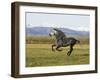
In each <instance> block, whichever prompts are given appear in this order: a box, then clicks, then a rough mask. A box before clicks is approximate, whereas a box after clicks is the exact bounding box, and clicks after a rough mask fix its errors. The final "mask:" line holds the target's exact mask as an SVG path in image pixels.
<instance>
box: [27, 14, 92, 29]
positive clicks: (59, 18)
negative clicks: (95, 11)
mask: <svg viewBox="0 0 100 80" xmlns="http://www.w3.org/2000/svg"><path fill="white" fill-rule="evenodd" d="M25 18H26V22H25V23H26V27H37V26H40V27H56V28H69V29H72V30H77V31H89V25H90V16H89V15H83V14H55V13H52V14H51V13H37V12H35V13H34V12H26V14H25Z"/></svg>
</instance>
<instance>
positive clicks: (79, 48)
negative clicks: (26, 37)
mask: <svg viewBox="0 0 100 80" xmlns="http://www.w3.org/2000/svg"><path fill="white" fill-rule="evenodd" d="M51 45H52V44H39V43H38V44H26V67H36V66H64V65H80V64H89V45H88V44H84V45H83V44H82V45H75V46H74V50H73V52H72V54H71V56H67V52H68V50H69V47H64V48H62V49H63V51H61V52H58V51H55V52H53V51H52V50H51Z"/></svg>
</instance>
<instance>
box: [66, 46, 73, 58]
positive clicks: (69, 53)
mask: <svg viewBox="0 0 100 80" xmlns="http://www.w3.org/2000/svg"><path fill="white" fill-rule="evenodd" d="M72 51H73V45H71V46H70V51H68V53H67V55H68V56H70V55H71V53H72Z"/></svg>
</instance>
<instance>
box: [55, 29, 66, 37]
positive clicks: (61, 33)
mask: <svg viewBox="0 0 100 80" xmlns="http://www.w3.org/2000/svg"><path fill="white" fill-rule="evenodd" d="M53 29H54V30H55V31H57V32H58V33H59V34H60V35H59V36H60V37H62V38H63V37H66V35H65V33H64V32H63V31H61V30H59V29H57V28H53Z"/></svg>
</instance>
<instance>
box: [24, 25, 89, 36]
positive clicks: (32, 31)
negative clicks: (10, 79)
mask: <svg viewBox="0 0 100 80" xmlns="http://www.w3.org/2000/svg"><path fill="white" fill-rule="evenodd" d="M59 29H60V30H62V31H63V32H64V33H65V34H66V35H67V36H81V37H82V36H84V37H88V36H89V31H77V30H72V29H68V28H59ZM51 30H52V27H40V26H36V27H31V28H29V27H27V28H26V35H29V36H31V35H44V36H48V34H49V33H50V31H51Z"/></svg>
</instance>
